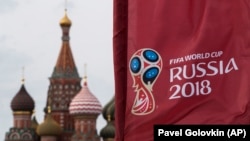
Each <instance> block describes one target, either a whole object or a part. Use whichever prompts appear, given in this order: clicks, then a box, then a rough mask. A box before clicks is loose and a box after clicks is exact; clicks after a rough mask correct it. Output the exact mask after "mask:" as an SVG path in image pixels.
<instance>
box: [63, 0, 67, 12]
mask: <svg viewBox="0 0 250 141" xmlns="http://www.w3.org/2000/svg"><path fill="white" fill-rule="evenodd" d="M67 4H68V2H67V0H65V4H64V6H65V7H64V9H65V11H67Z"/></svg>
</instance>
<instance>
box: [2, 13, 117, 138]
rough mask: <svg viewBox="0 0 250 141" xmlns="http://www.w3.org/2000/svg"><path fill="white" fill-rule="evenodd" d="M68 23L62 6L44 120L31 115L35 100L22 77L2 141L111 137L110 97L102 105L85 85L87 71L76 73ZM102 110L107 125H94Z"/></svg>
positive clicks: (111, 103)
mask: <svg viewBox="0 0 250 141" xmlns="http://www.w3.org/2000/svg"><path fill="white" fill-rule="evenodd" d="M71 25H72V23H71V20H70V19H69V17H68V16H67V11H66V10H65V14H64V17H63V18H62V19H61V20H60V27H61V29H62V38H61V39H62V45H61V50H60V53H59V56H58V58H57V62H56V65H55V67H54V69H53V72H52V75H51V77H50V78H49V82H50V83H49V87H48V93H47V99H46V103H45V108H44V113H45V116H44V121H43V122H42V123H41V124H39V123H38V122H37V120H36V117H35V116H34V113H33V111H34V107H35V101H34V100H33V98H32V97H31V96H30V94H29V93H28V91H27V90H26V87H25V84H24V79H23V80H22V85H21V88H20V90H19V91H18V92H17V94H16V95H15V96H14V98H13V99H12V101H11V109H12V111H13V127H11V128H10V129H9V131H8V132H6V135H5V141H86V140H88V141H101V140H104V141H105V140H110V141H111V140H114V134H115V133H114V132H115V130H114V122H113V121H114V99H112V100H111V101H110V102H109V103H108V104H107V105H105V106H104V108H103V107H102V105H101V104H100V102H99V100H98V99H97V98H96V97H95V95H94V94H92V93H91V91H90V90H89V88H88V85H87V75H85V76H84V78H83V80H84V81H83V84H82V85H81V81H82V78H81V77H80V76H79V74H78V71H77V67H76V65H75V62H74V57H73V54H72V51H71V47H70V42H69V41H70V36H69V32H70V27H71ZM101 113H102V115H103V117H104V119H105V120H107V125H106V126H105V127H104V128H103V129H102V130H101V133H100V134H101V135H99V133H98V132H97V129H96V120H97V117H98V116H99V115H100V114H101Z"/></svg>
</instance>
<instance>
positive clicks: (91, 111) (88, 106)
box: [69, 75, 102, 141]
mask: <svg viewBox="0 0 250 141" xmlns="http://www.w3.org/2000/svg"><path fill="white" fill-rule="evenodd" d="M83 81H84V82H83V86H82V88H81V91H80V92H79V93H78V94H77V95H76V96H75V97H74V98H73V99H72V102H71V103H70V106H69V112H70V114H71V115H72V116H74V120H75V134H74V135H73V136H72V140H71V141H85V140H89V141H100V137H99V135H98V133H97V129H96V120H97V117H98V116H99V115H100V113H101V112H102V106H101V104H100V102H99V100H98V99H97V98H96V97H95V96H94V95H93V94H92V93H91V91H90V90H89V88H88V85H87V76H86V75H85V76H84V80H83Z"/></svg>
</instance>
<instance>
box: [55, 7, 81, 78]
mask: <svg viewBox="0 0 250 141" xmlns="http://www.w3.org/2000/svg"><path fill="white" fill-rule="evenodd" d="M60 26H61V28H62V47H61V51H60V53H59V56H58V59H57V63H56V66H55V68H54V72H53V74H52V78H60V79H61V78H80V77H79V75H78V72H77V68H76V66H75V61H74V58H73V55H72V51H71V48H70V43H69V40H70V36H69V31H70V26H71V20H70V19H69V17H68V15H67V10H66V9H65V14H64V17H63V18H62V19H61V20H60Z"/></svg>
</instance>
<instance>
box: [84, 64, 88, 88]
mask: <svg viewBox="0 0 250 141" xmlns="http://www.w3.org/2000/svg"><path fill="white" fill-rule="evenodd" d="M83 85H84V86H87V64H84V76H83Z"/></svg>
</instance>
